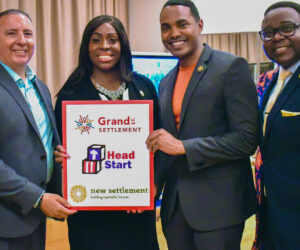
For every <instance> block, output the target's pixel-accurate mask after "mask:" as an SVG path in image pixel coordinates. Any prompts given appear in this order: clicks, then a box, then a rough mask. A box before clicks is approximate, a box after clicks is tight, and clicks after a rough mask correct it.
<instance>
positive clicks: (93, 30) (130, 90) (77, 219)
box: [55, 15, 159, 250]
mask: <svg viewBox="0 0 300 250" xmlns="http://www.w3.org/2000/svg"><path fill="white" fill-rule="evenodd" d="M131 60H132V56H131V51H130V46H129V41H128V37H127V35H126V32H125V29H124V27H123V25H122V23H121V22H120V21H119V20H118V19H117V18H115V17H113V16H108V15H102V16H98V17H95V18H94V19H92V20H91V21H90V22H89V23H88V24H87V26H86V28H85V31H84V34H83V37H82V42H81V46H80V51H79V59H78V66H77V67H76V69H75V70H74V71H73V73H72V74H71V75H70V77H69V78H68V80H67V81H66V83H65V84H64V86H63V87H62V89H61V90H60V91H59V93H58V97H57V102H56V105H55V114H56V119H57V123H58V130H59V133H60V136H61V134H62V132H61V131H62V101H64V100H153V101H154V127H155V128H157V127H158V123H159V106H158V99H157V93H156V91H155V88H154V86H153V84H152V82H151V81H150V80H149V79H147V78H146V77H144V76H142V75H139V74H136V73H134V72H133V71H132V62H131ZM145 146H146V145H145ZM59 158H60V157H57V161H59V160H61V158H60V159H59ZM68 226H69V241H70V246H71V250H77V249H78V250H94V249H97V250H98V249H99V250H102V249H103V250H147V249H149V250H155V249H158V243H157V236H156V229H155V210H154V211H145V212H143V213H127V212H126V211H79V212H78V213H76V214H75V215H74V216H70V217H69V218H68Z"/></svg>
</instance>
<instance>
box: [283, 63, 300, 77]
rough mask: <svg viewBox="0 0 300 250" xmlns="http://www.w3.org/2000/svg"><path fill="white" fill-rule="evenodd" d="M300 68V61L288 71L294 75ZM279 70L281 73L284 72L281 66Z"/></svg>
mask: <svg viewBox="0 0 300 250" xmlns="http://www.w3.org/2000/svg"><path fill="white" fill-rule="evenodd" d="M299 66H300V60H299V61H298V62H296V63H294V64H293V65H292V66H291V67H289V68H287V70H289V71H290V72H291V73H292V74H294V73H295V72H296V70H297V69H298V67H299ZM279 70H280V71H281V70H283V68H282V66H280V69H279ZM280 71H279V72H280Z"/></svg>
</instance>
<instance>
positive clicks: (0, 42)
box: [0, 14, 34, 74]
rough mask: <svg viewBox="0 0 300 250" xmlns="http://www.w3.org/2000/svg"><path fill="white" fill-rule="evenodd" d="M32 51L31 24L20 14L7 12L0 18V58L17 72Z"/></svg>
mask: <svg viewBox="0 0 300 250" xmlns="http://www.w3.org/2000/svg"><path fill="white" fill-rule="evenodd" d="M33 51H34V39H33V26H32V23H31V21H30V20H29V19H28V18H27V17H26V16H25V15H22V14H8V15H4V16H2V17H1V18H0V60H1V61H2V62H3V63H4V64H6V65H7V66H9V67H10V68H11V69H12V70H14V71H15V72H16V73H18V74H22V73H23V72H25V67H26V65H27V64H28V62H29V60H30V59H31V57H32V55H33Z"/></svg>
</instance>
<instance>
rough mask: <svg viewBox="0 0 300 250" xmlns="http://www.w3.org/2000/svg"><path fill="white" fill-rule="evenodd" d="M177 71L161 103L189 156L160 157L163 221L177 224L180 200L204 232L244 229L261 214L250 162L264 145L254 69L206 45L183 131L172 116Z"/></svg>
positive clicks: (163, 88) (166, 82) (186, 103)
mask: <svg viewBox="0 0 300 250" xmlns="http://www.w3.org/2000/svg"><path fill="white" fill-rule="evenodd" d="M177 72H178V66H177V67H175V68H174V69H173V70H172V71H171V72H170V73H169V74H168V75H167V76H166V77H165V78H164V79H163V80H162V81H161V84H160V89H159V100H160V107H161V117H162V127H163V128H164V129H166V130H167V131H168V132H170V133H171V134H172V135H173V136H175V137H176V138H178V139H180V140H182V141H183V145H184V147H185V150H186V154H185V155H180V156H170V155H166V154H161V156H160V157H159V164H158V166H157V168H156V174H157V176H156V177H155V178H156V179H155V180H156V183H157V184H158V186H159V187H161V186H162V184H165V189H164V195H163V201H162V208H161V216H162V221H163V223H167V222H168V221H169V220H170V219H171V218H172V214H173V211H174V207H175V204H176V199H177V197H178V199H179V202H180V205H181V208H182V211H183V213H184V216H185V218H186V220H187V222H188V223H189V224H190V226H192V227H193V228H195V229H197V230H214V229H219V228H224V227H227V226H231V225H235V224H239V223H242V222H243V221H245V220H246V219H247V218H248V217H249V216H250V215H252V214H253V213H254V212H255V211H256V208H257V201H256V196H255V190H254V185H253V179H252V173H251V167H250V162H249V155H251V154H252V153H254V151H255V149H256V147H257V144H258V105H257V97H256V90H255V84H254V83H253V80H252V78H251V76H250V72H249V67H248V64H247V62H246V60H244V59H243V58H240V57H235V56H233V55H231V54H228V53H224V52H221V51H216V50H212V49H211V48H210V47H209V46H208V45H205V46H204V50H203V52H202V55H201V57H200V58H199V61H198V63H197V65H196V67H195V70H194V72H193V74H192V77H191V80H190V82H189V85H188V87H187V90H186V93H185V95H184V99H183V103H182V109H181V116H180V127H179V131H177V130H176V126H175V121H174V115H173V109H172V95H173V89H174V85H175V82H176V76H177Z"/></svg>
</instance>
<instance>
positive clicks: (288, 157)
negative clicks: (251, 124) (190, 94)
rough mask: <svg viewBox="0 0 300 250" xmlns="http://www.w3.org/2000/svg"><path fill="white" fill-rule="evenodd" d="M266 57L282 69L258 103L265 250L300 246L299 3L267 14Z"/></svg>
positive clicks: (263, 33) (286, 4)
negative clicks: (263, 189) (263, 196)
mask: <svg viewBox="0 0 300 250" xmlns="http://www.w3.org/2000/svg"><path fill="white" fill-rule="evenodd" d="M260 36H261V39H262V40H263V47H264V50H265V53H266V55H267V56H268V57H269V58H270V59H271V60H272V61H274V62H276V63H277V64H278V65H279V71H278V73H276V74H275V75H274V77H273V78H272V80H271V83H270V84H269V86H268V87H267V88H266V90H265V92H264V94H263V97H262V99H261V103H260V115H261V126H260V128H261V129H260V150H261V154H262V161H263V165H262V168H261V169H262V177H263V183H264V187H265V192H264V194H265V198H266V199H265V201H266V206H265V212H266V214H265V216H264V219H265V221H264V222H265V224H264V227H263V235H262V236H263V237H262V241H263V247H264V248H263V249H267V250H268V249H272V250H282V249H284V250H293V249H299V247H300V5H299V4H297V3H294V2H278V3H275V4H273V5H271V6H270V7H269V8H268V9H267V10H266V11H265V14H264V19H263V22H262V31H261V32H260Z"/></svg>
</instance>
